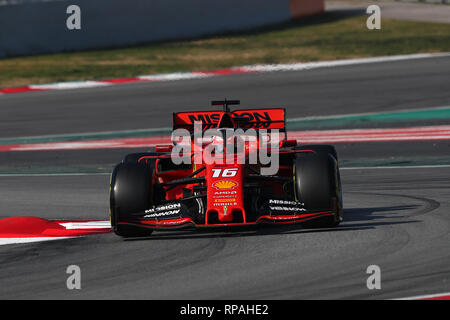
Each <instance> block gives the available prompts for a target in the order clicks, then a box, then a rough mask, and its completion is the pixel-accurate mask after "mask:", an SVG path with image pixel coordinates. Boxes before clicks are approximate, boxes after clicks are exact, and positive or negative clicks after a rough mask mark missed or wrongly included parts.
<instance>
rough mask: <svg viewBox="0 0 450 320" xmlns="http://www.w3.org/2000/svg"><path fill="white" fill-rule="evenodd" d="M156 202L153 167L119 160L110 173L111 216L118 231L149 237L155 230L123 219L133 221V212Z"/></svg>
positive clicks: (124, 235) (121, 233) (113, 225)
mask: <svg viewBox="0 0 450 320" xmlns="http://www.w3.org/2000/svg"><path fill="white" fill-rule="evenodd" d="M152 205H153V167H152V166H149V165H141V164H137V163H130V162H127V163H119V164H118V165H117V166H116V167H115V168H114V171H113V173H112V175H111V185H110V218H111V226H112V229H113V231H114V233H115V234H117V235H119V236H121V237H142V236H149V235H150V234H151V233H152V231H153V230H151V229H147V228H142V227H138V226H134V225H131V224H130V225H123V224H119V223H120V222H129V221H132V220H133V216H132V214H133V213H138V212H142V211H144V210H147V209H149V208H150V207H151V206H152Z"/></svg>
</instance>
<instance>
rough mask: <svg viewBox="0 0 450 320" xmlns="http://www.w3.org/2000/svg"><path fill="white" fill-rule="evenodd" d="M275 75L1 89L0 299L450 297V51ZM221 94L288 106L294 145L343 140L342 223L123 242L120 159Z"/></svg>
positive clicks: (164, 138) (158, 235)
mask: <svg viewBox="0 0 450 320" xmlns="http://www.w3.org/2000/svg"><path fill="white" fill-rule="evenodd" d="M273 68H274V70H272V72H251V73H245V74H243V73H238V74H226V75H221V76H218V77H208V78H195V79H184V80H178V81H165V82H148V81H147V82H145V81H143V82H135V83H122V84H117V85H114V86H100V87H93V88H78V89H72V90H49V91H39V92H37V91H36V92H27V93H17V94H3V95H1V96H0V125H1V128H2V130H1V131H0V244H3V245H0V265H1V268H0V298H2V299H15V298H63V299H65V298H67V299H72V298H73V299H91V298H94V299H98V298H126V299H127V298H137V299H139V298H150V299H322V298H323V299H396V298H405V297H411V298H420V299H422V298H425V299H428V298H430V299H431V298H433V299H434V298H440V297H442V296H445V295H446V294H445V293H446V292H450V250H449V249H450V213H449V212H450V210H449V209H450V197H449V195H450V192H449V189H450V82H449V81H448V80H449V77H448V74H450V58H449V57H448V56H436V57H433V56H430V57H423V58H414V59H408V58H404V59H395V60H389V61H378V62H370V63H355V64H341V65H339V64H335V65H330V66H323V67H320V68H301V69H300V68H298V69H293V68H291V69H289V68H287V67H284V68H278V69H276V68H275V66H274V67H273ZM224 97H227V98H228V99H240V100H241V102H242V106H243V107H245V108H250V107H255V108H263V107H286V110H287V116H288V136H289V137H290V138H291V137H292V138H295V139H298V140H299V141H300V142H301V143H328V142H329V143H333V144H335V146H336V148H337V151H338V153H339V158H340V165H341V175H342V183H343V191H344V208H345V211H344V219H345V220H344V222H343V223H342V224H341V225H340V226H339V227H337V228H335V229H306V228H302V227H301V226H294V227H293V226H291V227H286V226H279V227H266V228H257V229H255V228H251V229H239V230H218V231H202V232H191V231H171V232H168V231H167V232H162V231H161V232H154V235H153V236H152V237H149V238H144V239H128V240H123V239H120V238H119V237H117V236H115V235H114V234H112V233H110V232H109V230H108V226H109V225H108V221H107V220H108V184H109V172H110V171H111V169H112V167H113V166H114V164H115V163H117V162H119V161H120V160H121V159H122V158H123V156H124V155H125V154H126V153H131V152H135V151H145V149H146V148H147V147H148V146H149V145H152V144H156V143H167V142H169V141H170V140H169V138H168V135H167V134H168V132H169V130H168V129H167V128H170V126H171V120H172V112H174V111H187V110H207V109H210V108H211V107H209V106H208V105H209V102H210V101H211V100H214V99H218V98H224ZM20 217H33V218H26V219H24V220H21V219H23V218H20ZM36 235H39V236H38V237H37V238H36ZM38 238H40V239H38ZM55 239H57V240H55ZM41 240H55V241H41ZM35 241H37V242H35ZM69 265H78V266H79V267H80V268H81V270H82V289H81V290H68V289H67V287H66V279H67V276H68V275H67V273H66V268H67V266H69ZM370 265H377V266H379V267H380V270H381V289H379V290H369V289H368V288H367V286H366V280H367V278H368V276H369V274H367V273H366V270H367V268H368V267H369V266H370ZM447 295H448V294H447Z"/></svg>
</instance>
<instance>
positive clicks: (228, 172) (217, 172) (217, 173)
mask: <svg viewBox="0 0 450 320" xmlns="http://www.w3.org/2000/svg"><path fill="white" fill-rule="evenodd" d="M238 170H239V168H229V169H223V170H222V169H212V171H213V175H212V177H213V178H219V177H223V178H230V177H234V176H235V175H236V174H237V172H238Z"/></svg>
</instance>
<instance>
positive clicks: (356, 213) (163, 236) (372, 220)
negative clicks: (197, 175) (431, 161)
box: [125, 205, 419, 241]
mask: <svg viewBox="0 0 450 320" xmlns="http://www.w3.org/2000/svg"><path fill="white" fill-rule="evenodd" d="M417 207H418V206H414V205H405V206H389V207H375V208H350V209H345V210H344V222H342V223H341V224H340V225H339V226H338V227H335V228H305V227H303V226H302V225H300V224H295V225H263V226H256V227H255V226H252V227H233V228H216V229H214V230H177V231H160V232H155V233H154V234H153V235H152V236H150V237H142V238H127V239H125V241H142V240H175V239H205V238H232V237H254V236H257V237H261V236H271V235H272V236H273V235H282V234H297V233H302V234H303V233H304V234H307V233H319V232H342V231H360V230H368V229H375V228H376V227H379V226H385V225H396V224H406V223H415V222H419V221H418V220H410V219H409V220H405V219H403V218H405V217H407V216H406V215H397V213H398V212H403V211H405V212H406V211H409V210H413V209H415V208H417ZM382 212H391V213H392V214H390V215H380V214H379V213H382ZM392 219H395V221H393V220H392Z"/></svg>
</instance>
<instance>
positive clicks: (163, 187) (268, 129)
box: [110, 100, 343, 237]
mask: <svg viewBox="0 0 450 320" xmlns="http://www.w3.org/2000/svg"><path fill="white" fill-rule="evenodd" d="M212 104H213V105H214V106H218V105H221V106H222V107H223V108H222V110H220V111H219V110H216V111H197V112H178V113H174V114H173V129H174V130H173V134H172V144H170V145H169V144H168V145H156V146H155V147H153V148H151V149H150V150H148V151H147V152H143V153H133V154H128V155H126V156H125V158H124V159H123V161H122V162H121V163H119V164H118V165H117V166H116V167H115V168H114V170H113V172H112V174H111V182H110V219H111V226H112V229H113V231H114V232H115V233H116V234H117V235H119V236H122V237H138V236H148V235H150V234H151V232H152V231H153V230H158V229H178V228H212V227H232V226H246V225H257V224H294V223H301V224H303V225H306V226H307V227H326V228H329V227H335V226H337V225H338V224H339V223H340V222H341V221H342V218H343V217H342V212H343V205H342V190H341V181H340V175H339V166H338V155H337V153H336V150H335V148H334V147H333V146H331V145H298V144H297V140H288V139H287V132H286V120H285V119H286V118H285V109H282V108H271V109H245V110H234V111H231V110H230V105H237V104H240V102H239V101H236V100H235V101H227V100H225V101H213V103H212ZM174 133H177V134H181V133H182V136H181V135H180V136H181V138H180V136H177V137H174ZM258 156H259V157H258ZM274 164H276V166H274Z"/></svg>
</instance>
